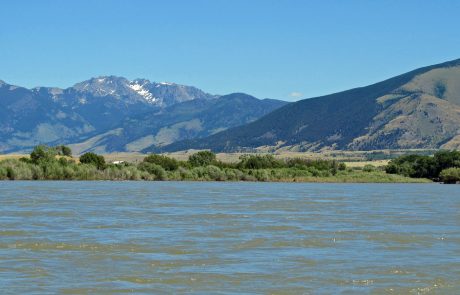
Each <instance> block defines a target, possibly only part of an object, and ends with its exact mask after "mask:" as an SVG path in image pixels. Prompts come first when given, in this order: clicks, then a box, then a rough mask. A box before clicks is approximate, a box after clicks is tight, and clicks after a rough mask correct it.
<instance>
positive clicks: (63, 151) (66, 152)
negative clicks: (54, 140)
mask: <svg viewBox="0 0 460 295" xmlns="http://www.w3.org/2000/svg"><path fill="white" fill-rule="evenodd" d="M54 149H55V150H56V154H58V155H59V156H66V157H72V150H71V149H70V148H69V147H68V146H65V145H58V146H55V147H54Z"/></svg>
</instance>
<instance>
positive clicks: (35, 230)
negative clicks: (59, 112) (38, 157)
mask: <svg viewBox="0 0 460 295" xmlns="http://www.w3.org/2000/svg"><path fill="white" fill-rule="evenodd" d="M0 293H1V294H24V293H27V294H56V293H59V294H113V293H137V294H152V293H153V294H171V293H187V294H369V293H371V294H431V293H435V294H460V186H455V185H451V186H449V185H439V184H298V183H297V184H296V183H217V182H38V181H37V182H0Z"/></svg>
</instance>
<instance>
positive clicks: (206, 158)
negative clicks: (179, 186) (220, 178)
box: [188, 151, 216, 167]
mask: <svg viewBox="0 0 460 295" xmlns="http://www.w3.org/2000/svg"><path fill="white" fill-rule="evenodd" d="M188 162H189V163H190V165H192V166H193V167H198V166H208V165H211V164H213V163H215V162H216V154H214V153H213V152H210V151H201V152H198V153H195V154H193V155H191V156H190V157H189V158H188Z"/></svg>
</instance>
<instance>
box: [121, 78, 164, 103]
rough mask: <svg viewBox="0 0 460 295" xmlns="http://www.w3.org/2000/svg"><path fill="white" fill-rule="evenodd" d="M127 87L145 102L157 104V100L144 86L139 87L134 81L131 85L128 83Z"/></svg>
mask: <svg viewBox="0 0 460 295" xmlns="http://www.w3.org/2000/svg"><path fill="white" fill-rule="evenodd" d="M128 86H129V88H131V89H132V90H134V91H136V92H137V94H139V95H140V96H142V97H143V98H144V99H145V100H146V101H147V102H149V103H152V104H153V103H158V102H159V99H158V98H156V97H155V96H153V94H152V93H150V92H149V91H148V90H147V89H145V88H144V85H141V84H139V83H138V82H136V81H132V82H131V83H129V85H128Z"/></svg>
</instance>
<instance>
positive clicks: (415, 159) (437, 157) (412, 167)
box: [385, 151, 460, 180]
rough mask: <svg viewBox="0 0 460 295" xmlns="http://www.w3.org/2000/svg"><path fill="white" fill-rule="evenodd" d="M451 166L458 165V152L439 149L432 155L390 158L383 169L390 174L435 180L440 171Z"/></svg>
mask: <svg viewBox="0 0 460 295" xmlns="http://www.w3.org/2000/svg"><path fill="white" fill-rule="evenodd" d="M452 167H460V152H458V151H439V152H436V153H435V154H434V156H433V157H430V156H421V155H406V156H401V157H399V158H396V159H393V160H391V161H390V163H389V164H388V165H387V166H386V168H385V171H386V172H387V173H391V174H400V175H404V176H409V177H415V178H429V179H434V180H437V179H439V176H440V173H441V171H443V170H444V169H447V168H452Z"/></svg>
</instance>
